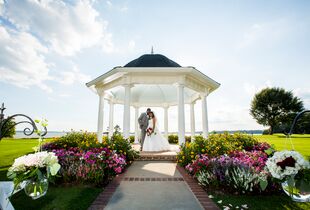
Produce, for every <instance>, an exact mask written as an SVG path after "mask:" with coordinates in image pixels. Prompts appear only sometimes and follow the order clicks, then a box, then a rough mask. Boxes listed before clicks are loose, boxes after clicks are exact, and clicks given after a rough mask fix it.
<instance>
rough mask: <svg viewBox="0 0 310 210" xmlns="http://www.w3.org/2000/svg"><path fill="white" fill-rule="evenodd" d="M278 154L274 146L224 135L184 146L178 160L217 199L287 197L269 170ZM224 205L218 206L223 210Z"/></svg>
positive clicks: (241, 136) (242, 137) (250, 137)
mask: <svg viewBox="0 0 310 210" xmlns="http://www.w3.org/2000/svg"><path fill="white" fill-rule="evenodd" d="M274 152H275V150H274V148H273V147H272V146H271V145H269V144H268V143H265V142H258V141H257V140H256V139H255V138H254V137H252V136H249V135H246V134H240V133H237V134H228V133H224V134H215V135H211V136H209V138H208V139H203V138H202V137H200V136H198V137H196V138H195V140H194V141H193V142H192V143H186V144H185V145H182V147H181V150H180V152H179V153H178V154H177V160H178V164H179V165H181V166H183V167H184V168H185V169H186V171H187V172H188V173H189V174H190V175H192V176H193V177H194V178H195V179H197V181H198V182H199V184H200V185H202V186H203V187H204V188H205V190H206V191H208V193H211V194H213V195H214V196H215V198H218V197H225V196H223V195H227V196H230V195H232V196H234V195H246V196H251V195H255V196H258V195H261V196H265V195H269V196H285V195H284V193H283V191H282V188H281V182H279V181H277V180H276V179H275V177H274V176H273V175H272V174H271V173H270V170H269V169H268V167H267V162H268V159H269V160H270V159H271V157H272V156H273V154H274ZM217 195H218V196H217ZM287 199H288V200H289V199H290V198H289V197H287ZM221 202H222V201H220V202H219V203H218V205H220V206H221Z"/></svg>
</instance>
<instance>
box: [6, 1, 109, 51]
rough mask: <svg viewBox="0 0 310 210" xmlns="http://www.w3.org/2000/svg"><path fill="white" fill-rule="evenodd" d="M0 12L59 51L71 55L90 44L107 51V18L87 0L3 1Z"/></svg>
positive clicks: (19, 27) (21, 28)
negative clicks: (65, 0) (69, 0)
mask: <svg viewBox="0 0 310 210" xmlns="http://www.w3.org/2000/svg"><path fill="white" fill-rule="evenodd" d="M3 16H4V17H5V18H6V19H8V20H9V21H10V22H11V23H13V24H14V25H15V26H16V27H17V28H18V29H19V30H21V31H31V33H33V34H35V35H36V36H38V37H39V38H40V40H43V41H44V42H45V43H47V44H48V46H49V48H51V49H52V50H54V51H55V52H57V53H58V54H60V55H64V56H71V55H74V54H76V53H77V52H79V51H80V50H82V49H83V48H88V47H92V46H98V45H100V46H102V48H103V50H104V51H106V52H111V51H112V49H113V43H112V41H111V34H109V33H108V32H107V31H106V28H107V24H108V23H107V22H106V21H103V20H101V19H100V18H99V13H98V12H97V11H96V10H95V9H94V8H93V7H92V3H91V2H89V1H86V0H84V1H78V2H77V3H75V4H69V3H66V2H64V1H35V0H27V1H18V0H13V1H10V2H9V3H7V4H6V5H5V8H4V12H3Z"/></svg>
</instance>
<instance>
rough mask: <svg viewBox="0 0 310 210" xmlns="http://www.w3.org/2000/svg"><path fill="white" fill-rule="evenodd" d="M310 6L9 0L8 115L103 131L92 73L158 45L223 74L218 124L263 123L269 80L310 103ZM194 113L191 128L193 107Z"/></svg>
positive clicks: (4, 58)
mask: <svg viewBox="0 0 310 210" xmlns="http://www.w3.org/2000/svg"><path fill="white" fill-rule="evenodd" d="M309 11H310V1H284V0H278V1H273V0H271V1H270V0H269V1H241V0H240V1H172V0H171V1H142V0H137V1H121V0H117V1H112V0H110V1H101V0H97V1H96V0H93V1H87V0H85V1H45V0H42V1H35V0H27V1H17V0H15V1H12V0H7V1H5V3H4V1H3V0H0V96H1V97H0V99H1V100H0V102H1V101H3V102H5V104H6V107H7V110H6V114H7V115H9V114H13V113H17V112H18V113H25V114H28V115H30V116H32V117H44V118H47V119H48V120H49V130H70V129H71V128H72V129H75V130H80V129H83V130H90V131H95V130H96V125H97V112H98V98H97V96H96V95H95V94H93V93H92V92H91V91H90V90H88V89H87V88H86V86H85V82H88V81H89V80H91V79H93V78H95V77H97V76H99V75H101V74H103V73H105V72H106V71H108V70H110V69H111V68H113V67H114V66H122V65H125V64H126V63H128V62H129V61H131V60H133V59H135V58H137V57H139V56H140V55H142V54H145V53H149V52H150V49H151V46H154V51H155V53H160V54H164V55H166V56H167V57H169V58H170V59H172V60H174V61H176V62H177V63H179V64H180V65H183V66H195V67H196V68H197V69H199V70H200V71H202V72H203V73H205V74H206V75H208V76H210V77H211V78H213V79H214V80H216V81H218V82H219V83H221V87H220V88H219V89H218V90H217V91H215V92H213V93H212V94H211V95H210V96H209V97H208V111H209V127H210V130H233V129H261V128H263V127H262V126H260V125H258V124H257V123H256V122H255V120H253V119H252V117H251V116H250V115H249V107H250V102H251V99H252V97H253V96H254V94H255V93H256V92H257V91H259V90H260V89H262V88H264V87H267V86H272V87H273V86H278V87H283V88H285V89H287V90H291V91H293V92H294V93H295V95H297V96H298V97H300V98H301V99H302V100H303V101H304V103H305V107H306V108H308V109H310V83H309V78H310V77H309V76H310V42H309V37H310V13H309ZM105 107H106V109H105V121H104V122H105V125H107V119H108V110H107V108H108V106H107V104H106V106H105ZM196 110H197V114H196V119H197V122H196V127H197V129H198V130H200V129H201V119H200V118H199V115H200V113H201V111H200V104H197V105H196ZM141 111H143V110H141ZM156 111H157V112H158V113H159V120H162V110H160V109H157V110H156ZM122 112H123V110H122V107H121V106H116V110H115V115H116V122H115V123H116V124H120V125H121V126H122ZM175 112H176V109H175V108H172V109H171V110H170V115H169V118H170V122H171V123H170V127H169V130H170V131H174V130H176V128H177V124H176V123H177V121H176V119H177V116H176V113H175ZM132 118H133V114H132ZM186 121H187V123H186V130H187V131H189V128H190V127H189V107H186ZM131 124H132V125H131V127H132V129H133V128H134V127H133V121H132V123H131ZM105 127H106V126H105Z"/></svg>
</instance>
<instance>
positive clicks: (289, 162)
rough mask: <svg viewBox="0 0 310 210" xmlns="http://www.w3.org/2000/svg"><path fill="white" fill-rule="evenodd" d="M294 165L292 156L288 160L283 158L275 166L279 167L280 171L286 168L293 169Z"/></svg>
mask: <svg viewBox="0 0 310 210" xmlns="http://www.w3.org/2000/svg"><path fill="white" fill-rule="evenodd" d="M295 163H296V160H295V159H294V158H293V157H292V156H290V157H288V158H285V159H284V160H282V161H281V162H278V163H277V165H278V166H280V167H281V168H282V170H284V169H285V167H286V166H289V167H295Z"/></svg>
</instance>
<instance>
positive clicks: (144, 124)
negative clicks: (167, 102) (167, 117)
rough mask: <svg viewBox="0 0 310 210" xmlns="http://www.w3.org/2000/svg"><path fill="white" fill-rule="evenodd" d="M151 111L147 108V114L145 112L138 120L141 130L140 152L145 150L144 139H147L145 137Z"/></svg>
mask: <svg viewBox="0 0 310 210" xmlns="http://www.w3.org/2000/svg"><path fill="white" fill-rule="evenodd" d="M150 111H151V109H150V108H147V110H146V112H143V113H142V114H141V115H140V117H139V118H138V123H139V126H140V129H141V140H140V141H141V147H140V151H142V148H143V143H144V139H145V135H146V129H147V126H148V125H149V116H148V114H149V112H150Z"/></svg>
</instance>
